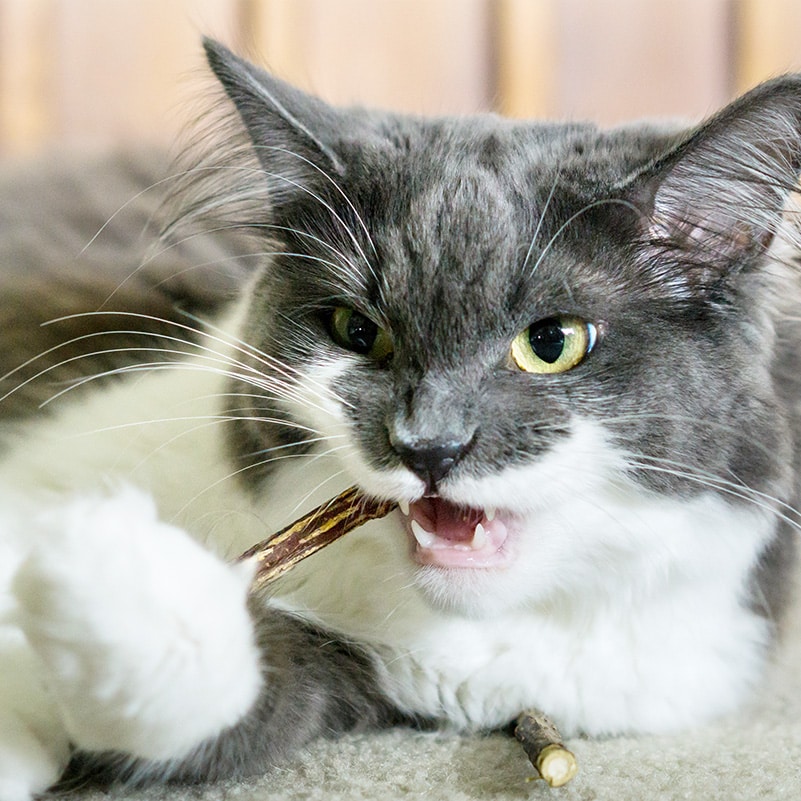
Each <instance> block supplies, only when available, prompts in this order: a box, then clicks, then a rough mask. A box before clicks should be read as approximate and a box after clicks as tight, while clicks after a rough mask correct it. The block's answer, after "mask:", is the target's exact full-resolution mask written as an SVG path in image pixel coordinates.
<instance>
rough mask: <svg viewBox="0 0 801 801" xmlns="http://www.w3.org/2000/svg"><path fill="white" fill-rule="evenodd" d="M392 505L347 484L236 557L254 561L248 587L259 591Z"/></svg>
mask: <svg viewBox="0 0 801 801" xmlns="http://www.w3.org/2000/svg"><path fill="white" fill-rule="evenodd" d="M396 505H397V504H395V503H393V502H391V501H375V500H372V499H370V498H368V497H367V496H366V495H363V494H362V492H361V491H360V490H358V489H356V487H351V488H350V489H347V490H345V491H344V492H342V493H340V494H339V495H337V496H336V497H335V498H332V499H331V500H330V501H326V503H324V504H321V505H320V506H318V507H317V508H316V509H312V511H311V512H309V513H308V514H306V515H304V516H303V517H301V518H300V519H299V520H296V521H295V522H294V523H291V524H290V525H288V526H287V527H286V528H283V529H281V531H279V532H278V533H277V534H273V535H272V536H271V537H269V538H268V539H266V540H263V541H262V542H259V543H256V545H254V546H253V547H252V548H248V549H247V550H246V551H245V552H244V553H243V554H242V555H241V556H240V557H239V560H240V561H243V560H245V559H255V560H256V561H257V562H258V567H257V568H256V575H255V577H254V579H253V586H252V589H253V590H254V591H256V590H259V589H260V588H262V587H263V586H264V585H265V584H267V583H268V582H270V581H272V580H273V579H274V578H277V577H278V576H280V575H281V574H282V573H285V572H286V571H287V570H289V568H291V567H292V566H293V565H296V564H297V563H298V562H300V561H301V560H302V559H305V558H306V557H307V556H311V555H312V554H313V553H315V552H316V551H319V550H320V549H321V548H324V547H325V546H326V545H330V544H331V543H332V542H334V541H335V540H338V539H339V538H340V537H341V536H343V535H344V534H347V533H348V532H349V531H351V530H353V529H354V528H357V527H358V526H361V525H362V524H364V523H366V522H367V521H368V520H375V519H377V518H379V517H384V516H385V515H387V514H389V513H390V512H391V511H392V510H393V509H394V508H395V507H396Z"/></svg>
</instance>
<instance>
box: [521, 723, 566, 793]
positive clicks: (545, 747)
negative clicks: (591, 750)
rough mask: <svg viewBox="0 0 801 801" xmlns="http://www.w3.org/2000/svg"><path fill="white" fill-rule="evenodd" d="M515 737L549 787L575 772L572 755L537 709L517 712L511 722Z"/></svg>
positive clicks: (556, 731)
mask: <svg viewBox="0 0 801 801" xmlns="http://www.w3.org/2000/svg"><path fill="white" fill-rule="evenodd" d="M515 737H516V738H517V739H518V740H519V741H520V743H521V745H522V746H523V750H524V751H525V752H526V754H527V755H528V758H529V759H530V760H531V764H532V765H534V767H535V768H536V769H537V773H539V774H540V776H541V777H542V778H543V779H545V781H546V782H547V783H548V785H549V786H551V787H561V786H562V785H563V784H567V783H568V782H569V781H570V780H571V779H572V778H573V777H574V776H575V775H576V773H577V771H578V762H577V761H576V757H575V755H574V754H573V752H572V751H568V750H567V748H565V747H564V745H563V744H562V737H561V735H560V734H559V731H558V729H557V728H556V726H555V725H554V724H553V722H552V721H551V720H550V718H547V717H546V716H545V715H543V714H542V713H540V712H539V711H537V710H534V709H529V710H527V711H526V712H523V713H521V714H520V716H519V717H518V718H517V722H516V725H515Z"/></svg>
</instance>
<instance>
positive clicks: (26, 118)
mask: <svg viewBox="0 0 801 801" xmlns="http://www.w3.org/2000/svg"><path fill="white" fill-rule="evenodd" d="M51 12H52V6H51V4H50V3H46V2H37V1H36V0H3V2H2V3H0V152H2V151H3V150H12V151H24V150H27V149H33V148H35V147H37V146H38V145H39V143H40V142H41V141H42V140H44V139H46V138H47V136H48V134H49V131H50V129H51V127H52V119H51V117H52V112H53V109H52V101H53V100H54V98H52V96H51V94H50V91H49V89H50V86H49V80H48V79H49V76H50V75H51V74H52V72H53V68H52V63H51V53H52V43H51V41H50V39H49V36H48V34H49V32H50V29H49V24H48V23H49V21H50V15H51Z"/></svg>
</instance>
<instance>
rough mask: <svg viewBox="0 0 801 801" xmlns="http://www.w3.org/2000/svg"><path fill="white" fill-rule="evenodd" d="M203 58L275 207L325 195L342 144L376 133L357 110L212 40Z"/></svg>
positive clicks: (338, 170) (340, 167) (338, 168)
mask: <svg viewBox="0 0 801 801" xmlns="http://www.w3.org/2000/svg"><path fill="white" fill-rule="evenodd" d="M203 45H204V48H205V50H206V57H207V59H208V62H209V65H210V66H211V68H212V70H213V71H214V74H215V75H216V76H217V78H218V79H219V81H220V83H221V84H222V87H223V88H224V89H225V92H226V94H227V95H228V97H229V98H230V99H231V100H232V101H233V103H234V105H235V107H236V110H237V112H238V113H239V116H240V118H241V120H242V122H243V123H244V125H245V128H246V130H247V133H248V135H249V137H250V140H251V142H252V145H253V149H254V152H255V154H256V156H257V157H258V159H259V161H260V162H261V165H262V167H263V168H264V176H265V178H266V179H267V181H268V183H269V194H270V200H271V203H272V205H273V206H274V207H280V206H281V205H282V204H283V203H285V202H291V201H292V200H293V199H297V198H299V197H302V196H303V195H304V193H305V194H306V196H307V197H308V195H309V194H310V193H314V194H317V195H320V194H325V192H326V191H327V190H330V188H331V180H332V178H335V177H336V176H341V175H343V174H344V173H345V171H346V165H345V162H344V160H343V156H342V150H344V149H345V148H344V147H343V145H344V144H345V143H347V142H352V141H356V140H357V139H359V140H360V141H369V140H370V138H371V137H372V138H375V133H374V132H373V131H372V130H371V129H370V127H369V126H368V125H367V124H366V123H364V122H363V119H362V117H360V116H359V115H357V114H354V113H351V112H348V111H345V110H341V109H337V108H334V107H333V106H330V105H328V104H327V103H325V102H324V101H322V100H320V99H319V98H317V97H314V96H313V95H308V94H306V93H305V92H302V91H300V90H299V89H296V88H295V87H294V86H291V85H290V84H288V83H286V82H284V81H282V80H280V79H279V78H276V77H275V76H274V75H272V74H270V73H269V72H266V71H265V70H262V69H259V68H258V67H256V66H254V65H253V64H251V63H249V62H248V61H245V60H244V59H242V58H239V57H238V56H236V55H234V53H232V52H231V51H230V50H229V49H228V48H226V47H224V46H223V45H221V44H220V43H219V42H215V41H213V40H211V39H206V40H204V42H203Z"/></svg>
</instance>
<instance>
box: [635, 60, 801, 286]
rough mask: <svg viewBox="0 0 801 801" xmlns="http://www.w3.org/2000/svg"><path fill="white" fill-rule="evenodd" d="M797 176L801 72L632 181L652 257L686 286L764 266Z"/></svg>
mask: <svg viewBox="0 0 801 801" xmlns="http://www.w3.org/2000/svg"><path fill="white" fill-rule="evenodd" d="M800 172H801V75H788V76H785V77H783V78H778V79H775V80H773V81H770V82H767V83H765V84H762V85H761V86H758V87H757V88H755V89H753V90H752V91H751V92H749V93H747V94H746V95H744V96H743V97H741V98H739V99H738V100H736V101H735V102H733V103H732V104H730V105H729V106H727V107H726V108H725V109H723V111H721V112H720V113H718V114H717V115H715V116H714V117H712V118H711V119H709V120H707V121H706V122H705V123H703V124H702V125H700V126H699V127H698V128H696V129H695V130H694V131H692V132H690V135H689V136H688V137H687V138H685V139H684V140H683V141H681V142H680V143H679V144H678V145H676V146H675V147H674V148H673V149H672V150H670V151H669V152H668V153H667V154H665V155H664V156H662V157H661V158H660V159H658V160H657V161H656V162H654V163H653V164H651V165H649V166H648V167H647V168H646V169H645V170H643V172H641V173H640V174H639V175H637V176H635V178H634V179H633V180H632V181H631V182H630V184H629V186H628V190H627V192H628V195H627V197H628V199H629V200H631V201H632V203H633V204H634V205H635V206H636V207H637V208H638V209H640V210H641V211H642V212H643V215H642V219H643V220H644V222H645V227H646V229H647V231H646V234H645V238H646V242H647V247H645V248H644V251H645V253H646V254H650V256H651V261H652V263H653V264H655V265H657V269H658V270H660V271H661V272H663V273H664V272H665V269H664V268H665V265H668V270H669V271H670V272H671V273H672V276H673V278H679V277H682V278H683V279H684V283H686V284H687V285H693V284H695V285H714V284H715V282H717V281H718V280H719V279H721V278H725V277H726V276H727V275H730V274H731V273H732V271H734V272H736V271H738V270H742V269H748V268H749V266H750V265H755V264H759V263H760V260H759V257H760V256H761V254H763V253H764V252H765V251H766V250H767V249H768V248H769V247H770V244H771V242H772V240H773V238H774V236H775V234H776V233H777V231H778V229H779V227H780V224H781V220H782V215H783V212H784V211H785V209H786V206H787V203H788V200H789V198H790V196H791V195H792V194H794V193H796V192H797V191H798V179H799V173H800ZM671 262H672V263H673V267H670V266H669V265H670V264H671Z"/></svg>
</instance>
